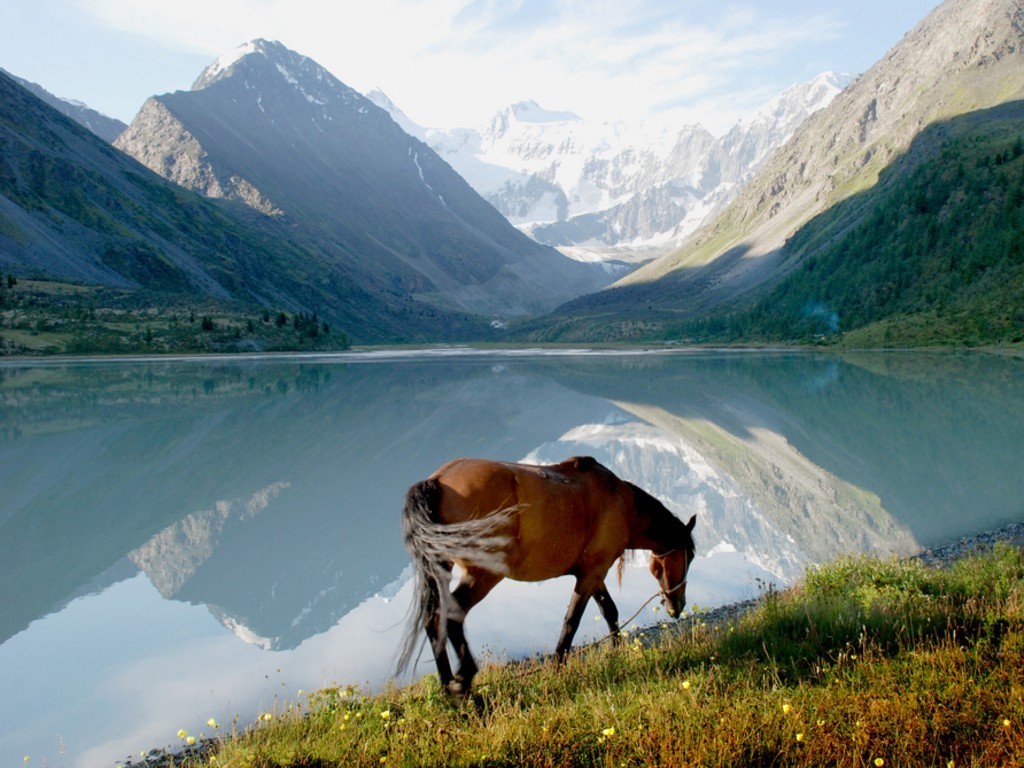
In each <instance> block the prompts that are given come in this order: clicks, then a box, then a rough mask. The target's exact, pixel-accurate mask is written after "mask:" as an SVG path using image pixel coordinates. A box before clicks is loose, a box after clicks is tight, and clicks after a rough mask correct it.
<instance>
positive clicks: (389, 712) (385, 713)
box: [380, 709, 391, 720]
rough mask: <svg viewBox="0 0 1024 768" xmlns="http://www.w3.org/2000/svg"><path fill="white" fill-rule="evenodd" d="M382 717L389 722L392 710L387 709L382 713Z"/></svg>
mask: <svg viewBox="0 0 1024 768" xmlns="http://www.w3.org/2000/svg"><path fill="white" fill-rule="evenodd" d="M380 717H381V720H387V719H388V718H389V717H391V710H390V709H385V710H384V711H383V712H381V713H380Z"/></svg>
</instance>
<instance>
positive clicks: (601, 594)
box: [594, 581, 622, 643]
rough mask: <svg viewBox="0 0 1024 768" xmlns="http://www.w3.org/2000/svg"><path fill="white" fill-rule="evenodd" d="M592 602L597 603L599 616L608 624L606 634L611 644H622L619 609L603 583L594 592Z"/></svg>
mask: <svg viewBox="0 0 1024 768" xmlns="http://www.w3.org/2000/svg"><path fill="white" fill-rule="evenodd" d="M594 600H596V601H597V607H598V608H600V609H601V615H602V616H604V620H605V622H606V623H607V624H608V634H609V635H610V636H611V638H612V642H614V643H620V642H622V634H621V633H620V632H619V609H618V607H617V606H616V605H615V601H614V600H612V596H611V595H610V594H608V587H606V586H605V584H604V582H603V581H602V582H601V584H600V586H599V587H598V588H597V589H596V590H594Z"/></svg>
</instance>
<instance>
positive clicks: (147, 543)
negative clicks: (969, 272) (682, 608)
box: [0, 349, 1024, 768]
mask: <svg viewBox="0 0 1024 768" xmlns="http://www.w3.org/2000/svg"><path fill="white" fill-rule="evenodd" d="M1022 374H1024V361H1022V360H1021V359H1019V358H1013V357H1002V356H998V355H993V354H983V353H977V354H968V353H963V354H954V353H928V354H925V353H920V354H918V353H888V354H887V353H859V354H846V355H843V356H836V355H832V354H815V353H786V352H763V353H752V352H686V351H661V352H648V353H588V352H583V351H578V352H572V351H561V352H542V351H529V350H525V351H519V352H505V353H491V352H486V353H485V352H473V351H469V350H459V349H442V350H434V351H418V352H392V353H388V352H362V353H359V352H356V353H348V354H339V355H332V356H311V357H296V356H279V357H252V358H230V359H229V358H195V359H169V360H145V359H140V360H95V361H80V362H68V361H43V362H35V361H29V362H26V361H7V362H4V363H0V606H2V610H0V722H2V723H3V729H2V734H0V765H7V766H12V765H21V764H22V761H23V759H24V758H25V757H26V756H28V757H29V758H30V760H29V763H28V765H29V766H44V765H46V766H81V767H84V768H91V767H92V766H103V767H104V768H109V767H110V766H113V765H114V764H116V763H117V762H119V761H123V760H125V759H126V758H128V757H129V756H136V757H137V756H138V754H139V752H140V751H142V750H145V749H148V748H150V747H160V746H166V745H175V744H177V743H178V740H177V737H176V733H177V731H178V730H179V729H182V728H183V729H186V730H188V731H189V732H190V733H192V734H194V735H196V736H198V735H199V734H200V733H201V732H206V733H207V734H212V729H211V728H210V727H209V726H207V725H206V722H207V720H208V719H209V718H215V719H217V720H218V721H219V722H220V723H221V724H223V725H222V728H229V727H230V724H231V723H232V722H233V721H236V722H237V723H238V724H239V725H240V726H244V725H247V724H248V723H250V722H252V721H253V720H254V719H255V718H256V717H257V715H258V714H260V713H262V712H267V711H274V710H275V709H282V708H284V707H287V706H288V704H289V703H290V702H295V701H297V700H299V699H300V698H301V694H300V693H299V691H306V692H308V691H311V690H314V689H316V688H319V687H324V686H327V685H333V684H341V685H346V684H354V685H358V686H360V687H362V688H363V689H365V690H370V691H372V690H377V689H379V688H380V687H382V686H383V685H385V684H386V683H387V681H388V680H389V679H390V674H391V671H392V668H393V664H394V658H395V652H396V648H397V646H398V644H399V640H400V637H401V633H402V629H403V624H404V620H405V615H406V609H407V607H408V601H409V597H410V591H411V590H410V584H409V582H408V580H409V576H410V572H409V569H408V559H407V557H406V554H405V550H404V548H403V546H402V542H401V536H400V526H399V511H400V509H401V506H402V500H403V495H404V493H405V490H406V488H407V487H408V486H409V485H411V484H412V483H414V482H416V481H417V480H420V479H423V478H425V477H426V476H427V475H429V474H430V473H431V472H432V471H433V470H435V469H436V468H437V467H439V466H440V465H441V464H443V463H444V462H446V461H448V460H449V459H452V458H455V457H457V456H482V457H489V458H498V459H505V460H512V461H520V460H521V461H528V462H537V463H554V462H557V461H561V460H562V459H564V458H567V457H569V456H572V455H580V454H588V455H592V456H595V457H596V458H597V459H598V460H599V461H601V462H602V463H604V464H606V465H607V466H608V467H610V468H611V469H613V470H614V471H615V472H617V473H618V474H619V475H620V476H622V477H624V478H626V479H628V480H631V481H633V482H635V483H637V484H639V485H641V486H642V487H644V488H645V489H647V490H648V491H650V492H651V493H653V494H655V495H656V496H658V497H659V498H660V499H661V500H662V501H664V502H665V503H666V505H667V506H668V507H669V508H670V509H672V510H673V511H675V512H676V513H678V514H679V515H680V516H681V517H685V518H688V517H689V515H690V514H693V513H696V514H697V516H698V521H697V528H696V530H695V533H694V537H695V539H696V542H697V547H698V555H699V557H698V559H697V560H696V561H695V563H694V565H693V567H692V569H691V571H690V580H689V582H690V583H689V587H688V590H687V596H688V599H689V603H690V608H691V609H692V608H693V607H694V606H695V605H696V606H697V607H713V606H715V605H719V604H723V603H727V602H732V601H735V600H738V599H743V598H747V597H751V596H754V595H756V594H758V592H759V591H760V590H762V589H764V588H765V587H766V585H768V584H775V585H780V586H782V585H786V584H789V583H792V582H793V581H794V580H796V579H799V578H800V576H801V575H802V574H803V573H804V571H805V569H806V568H807V566H808V565H811V564H814V563H820V562H823V561H827V560H830V559H833V558H835V557H837V556H841V555H844V554H851V553H860V552H870V553H880V554H888V553H895V554H896V555H901V556H902V555H909V554H913V553H916V552H918V551H920V550H921V549H922V548H923V547H928V546H935V545H939V544H943V543H947V542H949V541H953V540H956V539H958V538H960V537H962V536H966V535H970V534H973V533H977V532H980V531H983V530H988V529H992V528H996V527H999V526H1001V525H1004V524H1006V523H1008V522H1012V521H1019V520H1021V519H1024V472H1022V471H1021V457H1022V456H1024V375H1022ZM609 586H610V588H611V590H612V595H613V597H615V599H616V601H617V602H618V604H619V608H620V612H621V613H622V615H623V616H628V615H630V614H631V613H633V611H634V610H636V609H637V608H638V607H639V606H640V605H641V604H642V603H643V602H644V600H646V599H647V598H648V597H650V596H651V595H652V594H653V593H654V592H655V591H656V585H655V583H654V581H653V579H652V578H651V577H650V575H649V574H648V573H647V571H646V567H645V565H644V563H642V562H639V563H636V564H634V565H631V566H630V567H629V568H628V569H627V572H626V575H625V578H624V580H623V583H622V586H621V587H620V586H619V585H617V584H615V585H613V584H612V583H611V581H610V583H609ZM570 590H571V582H570V581H569V580H566V579H558V580H554V581H552V582H548V583H545V584H540V585H538V584H516V583H512V582H504V583H503V584H501V585H499V587H498V588H497V589H496V590H495V591H494V593H492V594H491V595H490V596H489V597H488V598H487V600H485V601H484V602H483V603H482V604H481V605H480V606H478V607H477V608H476V609H475V610H474V611H473V613H472V614H470V617H469V619H468V621H467V625H466V626H467V632H468V634H469V639H470V642H471V644H472V645H473V648H474V651H475V652H476V654H477V656H478V657H482V658H484V659H491V660H501V659H504V658H511V657H517V656H523V655H528V654H532V653H538V652H550V651H551V650H552V649H553V648H554V644H555V641H556V639H557V636H558V630H559V627H560V624H561V619H562V615H563V613H564V610H565V606H566V603H567V601H568V597H569V592H570ZM596 616H597V611H596V608H594V607H593V606H591V607H589V608H588V611H587V615H586V616H585V618H584V622H583V628H582V630H581V633H580V636H579V640H580V641H586V640H588V639H590V640H593V639H596V638H599V637H600V636H601V634H602V631H601V630H602V628H603V626H604V625H603V622H596V621H593V619H592V617H595V618H596ZM664 617H665V614H664V612H662V613H655V612H653V610H652V609H651V608H647V609H645V611H644V612H643V614H642V617H641V618H639V619H637V623H638V624H640V625H645V624H651V623H656V622H658V621H659V620H662V621H664V620H666V619H665V618H664ZM426 656H429V654H426ZM431 671H432V663H430V664H428V663H427V659H426V658H424V659H422V660H421V662H420V664H419V665H418V667H417V668H416V669H415V670H414V671H413V672H412V673H411V675H407V676H406V677H404V678H402V679H401V680H399V681H398V682H399V683H402V682H406V681H408V680H410V679H414V678H415V677H418V676H419V675H423V674H428V673H430V672H431Z"/></svg>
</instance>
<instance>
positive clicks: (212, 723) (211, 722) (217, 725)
mask: <svg viewBox="0 0 1024 768" xmlns="http://www.w3.org/2000/svg"><path fill="white" fill-rule="evenodd" d="M206 724H207V725H208V726H210V727H211V728H220V723H218V722H217V721H216V720H214V719H213V718H212V717H211V718H210V719H209V720H207V721H206Z"/></svg>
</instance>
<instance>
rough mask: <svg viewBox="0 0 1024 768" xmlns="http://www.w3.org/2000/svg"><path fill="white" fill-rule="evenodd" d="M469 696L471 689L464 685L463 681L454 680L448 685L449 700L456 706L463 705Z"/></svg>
mask: <svg viewBox="0 0 1024 768" xmlns="http://www.w3.org/2000/svg"><path fill="white" fill-rule="evenodd" d="M468 695H469V688H467V687H466V686H465V685H463V684H462V681H461V680H452V681H451V682H450V683H448V698H449V699H451V700H452V702H454V703H456V704H461V703H462V702H463V701H465V700H466V696H468Z"/></svg>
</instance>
